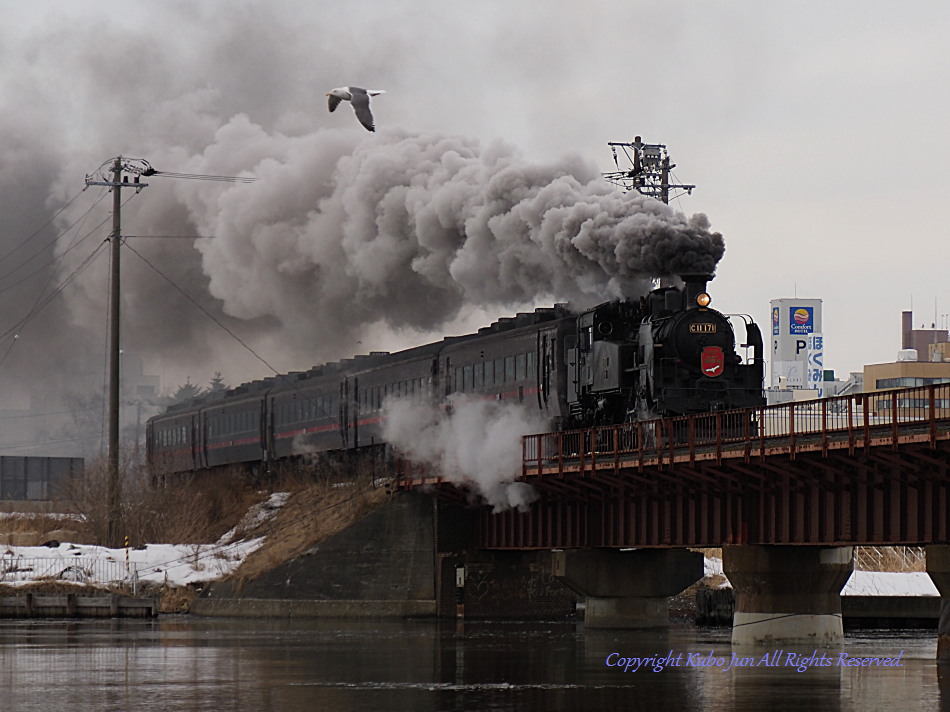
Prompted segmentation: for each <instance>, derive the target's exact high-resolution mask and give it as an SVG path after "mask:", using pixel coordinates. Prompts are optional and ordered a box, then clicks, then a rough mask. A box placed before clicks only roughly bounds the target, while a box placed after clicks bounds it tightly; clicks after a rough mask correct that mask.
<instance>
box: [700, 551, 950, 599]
mask: <svg viewBox="0 0 950 712" xmlns="http://www.w3.org/2000/svg"><path fill="white" fill-rule="evenodd" d="M722 573H723V571H722V560H721V559H717V558H712V557H708V556H707V557H706V576H715V575H717V574H722ZM720 587H721V588H729V587H730V583H729V581H728V579H727V580H726V581H724V582H723V583H722V584H721V586H720ZM841 595H842V596H939V595H940V594H939V593H938V592H937V587H936V586H934V583H933V581H931V580H930V576H929V575H928V574H927V572H925V571H914V572H909V573H889V572H884V571H855V572H854V573H853V574H851V578H850V579H848V583H846V584H845V586H844V589H843V590H842V591H841Z"/></svg>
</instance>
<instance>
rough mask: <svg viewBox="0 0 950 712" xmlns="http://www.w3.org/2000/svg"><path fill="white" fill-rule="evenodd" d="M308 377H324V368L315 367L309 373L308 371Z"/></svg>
mask: <svg viewBox="0 0 950 712" xmlns="http://www.w3.org/2000/svg"><path fill="white" fill-rule="evenodd" d="M307 375H308V376H322V375H323V366H314V367H313V368H311V369H310V370H309V371H307Z"/></svg>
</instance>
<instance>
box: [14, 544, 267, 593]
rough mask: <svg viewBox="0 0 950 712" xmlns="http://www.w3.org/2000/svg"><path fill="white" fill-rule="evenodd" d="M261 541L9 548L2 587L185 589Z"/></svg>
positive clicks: (220, 572) (236, 562)
mask: <svg viewBox="0 0 950 712" xmlns="http://www.w3.org/2000/svg"><path fill="white" fill-rule="evenodd" d="M263 541H264V540H263V538H258V539H251V540H248V541H241V542H237V543H235V544H228V545H223V546H222V545H218V544H201V545H198V544H191V545H172V544H149V545H148V546H146V547H144V548H142V549H128V550H126V549H107V548H105V547H101V546H85V545H81V544H60V545H59V546H58V547H55V548H54V547H46V546H7V547H3V548H2V549H3V550H2V551H0V584H7V585H14V586H16V585H23V584H28V583H35V582H37V581H44V580H45V581H74V582H77V583H84V584H102V585H106V584H110V583H117V582H119V583H131V582H132V581H133V580H134V579H135V578H137V580H138V582H140V583H142V582H148V583H155V584H166V585H169V586H184V585H187V584H191V583H201V582H204V581H212V580H214V579H218V578H221V577H222V576H225V575H227V574H229V573H231V572H232V571H234V570H235V569H236V568H237V567H238V566H240V565H241V562H242V561H244V558H245V557H246V556H247V555H248V554H250V553H251V552H252V551H255V550H256V549H258V548H259V547H260V545H261V544H262V543H263Z"/></svg>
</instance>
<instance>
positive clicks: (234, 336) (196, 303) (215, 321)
mask: <svg viewBox="0 0 950 712" xmlns="http://www.w3.org/2000/svg"><path fill="white" fill-rule="evenodd" d="M126 248H127V249H128V250H131V251H132V253H133V254H134V255H135V256H136V257H138V258H139V259H140V260H142V261H143V262H144V263H145V264H147V265H148V266H149V267H151V268H152V269H153V270H154V271H155V272H156V274H158V276H159V277H161V278H162V279H164V280H165V281H166V282H168V283H169V284H170V285H171V286H172V287H174V289H175V290H176V291H177V292H178V293H179V294H181V295H182V296H183V297H184V298H185V299H187V300H188V301H189V302H191V303H192V304H193V305H194V306H195V307H197V309H198V310H199V311H200V312H201V313H202V314H204V315H205V316H206V317H208V318H209V319H211V321H213V322H214V323H215V324H217V325H218V326H219V327H221V328H222V329H223V330H224V331H225V332H227V334H228V335H229V336H230V337H231V338H232V339H234V340H235V341H237V342H238V343H239V344H240V345H241V346H243V347H244V348H245V349H247V350H248V352H250V353H251V354H252V355H253V356H254V358H256V359H257V360H258V361H260V362H261V363H262V364H264V365H265V366H267V368H269V369H270V370H271V371H273V372H274V373H275V374H276V375H280V372H279V371H278V370H277V369H276V368H274V367H273V366H272V365H270V364H269V363H268V362H267V361H266V360H265V359H264V357H263V356H261V355H260V354H258V353H257V352H256V351H255V350H254V349H252V348H251V347H250V346H248V344H246V343H245V342H244V341H243V340H242V339H241V337H239V336H238V335H237V334H235V333H234V332H233V331H231V330H230V329H229V328H228V327H227V326H225V325H224V324H223V323H221V321H220V320H219V319H218V318H217V317H216V316H214V314H212V313H210V312H209V311H208V310H207V309H205V308H204V307H203V306H201V305H200V304H199V303H198V302H197V301H195V300H194V299H193V298H192V297H191V295H190V294H188V292H186V291H185V290H184V289H182V288H181V287H179V286H178V285H177V284H175V282H173V281H172V280H171V278H170V277H168V276H167V275H165V273H164V272H162V271H161V270H160V269H159V268H158V267H156V266H155V265H153V264H152V263H151V262H149V261H148V260H147V259H146V258H145V256H143V255H142V254H141V253H140V252H138V251H137V250H136V249H135V248H133V247H132V246H131V245H129V244H126Z"/></svg>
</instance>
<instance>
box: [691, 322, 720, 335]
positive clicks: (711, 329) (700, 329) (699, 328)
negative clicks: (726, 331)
mask: <svg viewBox="0 0 950 712" xmlns="http://www.w3.org/2000/svg"><path fill="white" fill-rule="evenodd" d="M689 333H691V334H715V333H716V325H715V324H690V325H689Z"/></svg>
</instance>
